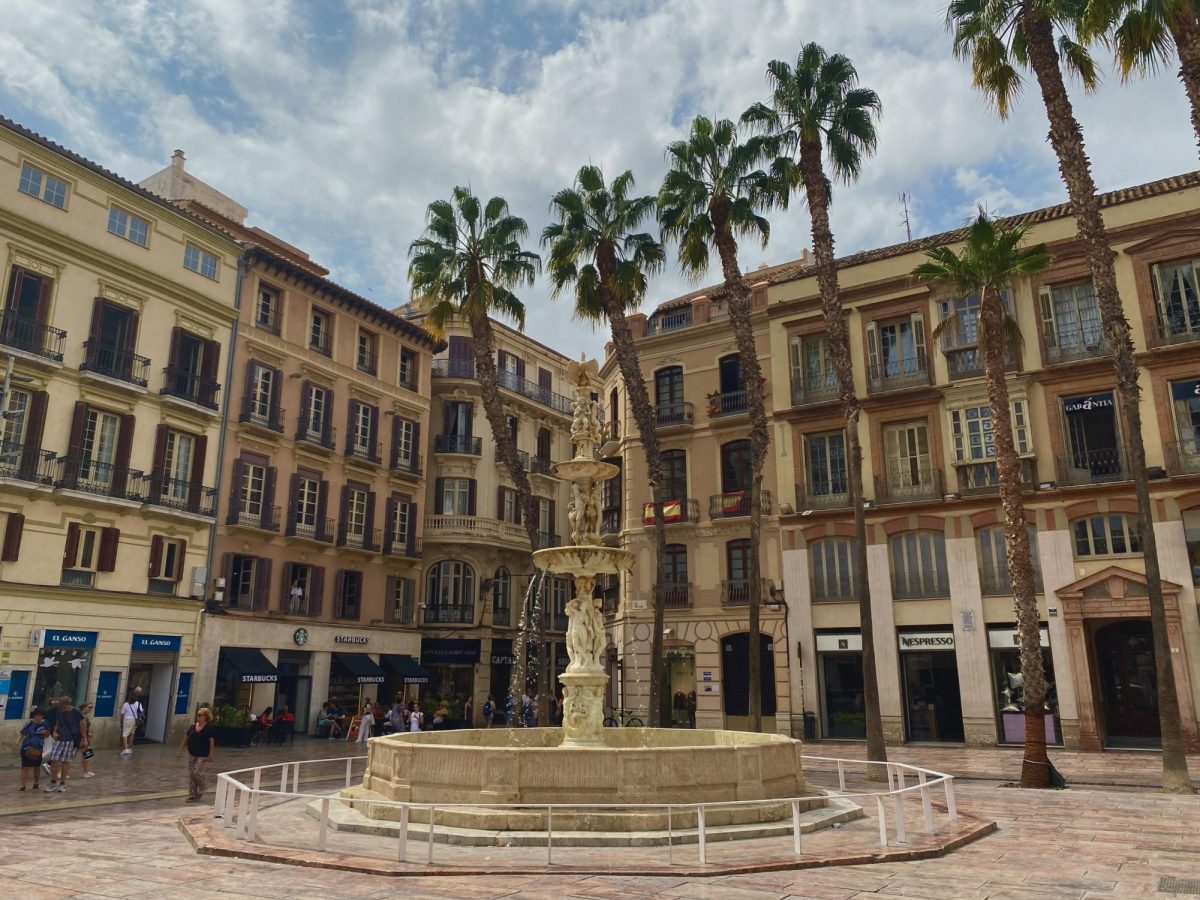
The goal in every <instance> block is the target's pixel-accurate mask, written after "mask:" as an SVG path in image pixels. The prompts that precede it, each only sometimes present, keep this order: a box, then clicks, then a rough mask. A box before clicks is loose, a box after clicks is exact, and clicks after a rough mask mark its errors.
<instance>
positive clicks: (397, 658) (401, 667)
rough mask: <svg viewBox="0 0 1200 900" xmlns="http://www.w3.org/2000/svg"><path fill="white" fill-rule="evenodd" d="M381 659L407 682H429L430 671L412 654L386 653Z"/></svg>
mask: <svg viewBox="0 0 1200 900" xmlns="http://www.w3.org/2000/svg"><path fill="white" fill-rule="evenodd" d="M379 661H380V662H381V663H383V665H385V666H387V668H389V669H391V670H392V671H393V672H395V673H396V674H397V675H399V676H400V677H401V678H402V679H403V681H404V683H405V684H429V673H428V672H426V671H425V670H424V669H422V668H421V666H420V665H419V664H418V663H417V661H416V660H415V659H413V658H412V657H411V656H404V655H402V654H398V653H384V654H383V655H382V656H380V657H379Z"/></svg>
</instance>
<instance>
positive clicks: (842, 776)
mask: <svg viewBox="0 0 1200 900" xmlns="http://www.w3.org/2000/svg"><path fill="white" fill-rule="evenodd" d="M838 790H839V791H841V792H842V793H845V792H846V770H845V769H844V768H843V767H842V761H841V760H840V759H839V760H838Z"/></svg>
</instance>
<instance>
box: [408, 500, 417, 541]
mask: <svg viewBox="0 0 1200 900" xmlns="http://www.w3.org/2000/svg"><path fill="white" fill-rule="evenodd" d="M406 539H407V541H408V543H407V544H406V549H407V550H408V552H409V553H412V552H413V551H414V550H415V549H416V547H417V504H415V503H410V504H408V534H407V535H406Z"/></svg>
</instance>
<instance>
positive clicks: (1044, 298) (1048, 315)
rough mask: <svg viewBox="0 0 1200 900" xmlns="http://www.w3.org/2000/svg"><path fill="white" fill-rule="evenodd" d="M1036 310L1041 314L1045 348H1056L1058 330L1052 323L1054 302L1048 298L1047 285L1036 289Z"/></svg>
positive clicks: (1048, 289)
mask: <svg viewBox="0 0 1200 900" xmlns="http://www.w3.org/2000/svg"><path fill="white" fill-rule="evenodd" d="M1038 309H1039V310H1040V311H1041V314H1042V335H1043V336H1044V337H1045V339H1046V347H1047V348H1051V347H1057V346H1058V328H1057V327H1056V325H1055V322H1054V301H1053V300H1052V299H1051V297H1050V287H1049V285H1043V286H1042V287H1040V288H1038Z"/></svg>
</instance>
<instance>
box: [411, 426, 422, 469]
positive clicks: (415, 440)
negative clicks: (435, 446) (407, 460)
mask: <svg viewBox="0 0 1200 900" xmlns="http://www.w3.org/2000/svg"><path fill="white" fill-rule="evenodd" d="M420 458H421V423H420V422H413V427H412V460H413V465H414V466H415V465H417V461H418V460H419V459H420Z"/></svg>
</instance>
